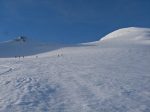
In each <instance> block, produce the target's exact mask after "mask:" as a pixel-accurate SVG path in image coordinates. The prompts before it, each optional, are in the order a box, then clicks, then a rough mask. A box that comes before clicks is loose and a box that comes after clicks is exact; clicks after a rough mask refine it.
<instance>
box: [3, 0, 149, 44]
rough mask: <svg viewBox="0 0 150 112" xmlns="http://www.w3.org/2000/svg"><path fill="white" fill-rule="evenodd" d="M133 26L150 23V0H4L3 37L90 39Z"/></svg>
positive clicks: (66, 40) (87, 40)
mask: <svg viewBox="0 0 150 112" xmlns="http://www.w3.org/2000/svg"><path fill="white" fill-rule="evenodd" d="M131 26H136V27H148V28H149V27H150V0H0V41H5V40H8V39H13V38H15V37H17V36H19V35H24V36H27V37H29V38H31V39H37V40H40V41H49V42H54V43H56V42H59V43H80V42H89V41H95V40H99V39H100V38H101V37H103V36H104V35H106V34H108V33H110V32H112V31H114V30H116V29H119V28H123V27H131Z"/></svg>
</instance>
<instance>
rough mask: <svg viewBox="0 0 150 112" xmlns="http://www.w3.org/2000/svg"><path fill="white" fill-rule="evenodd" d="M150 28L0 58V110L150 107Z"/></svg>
mask: <svg viewBox="0 0 150 112" xmlns="http://www.w3.org/2000/svg"><path fill="white" fill-rule="evenodd" d="M132 30H134V31H132ZM120 31H121V32H120ZM149 32H150V29H143V28H126V29H121V30H118V31H115V32H113V33H111V34H109V35H107V36H106V37H104V38H103V39H102V40H100V41H97V42H92V43H85V44H82V45H81V46H72V47H65V48H60V49H55V50H53V51H50V52H43V53H40V54H38V58H36V57H35V56H34V55H33V56H32V55H31V56H28V57H25V58H21V59H18V58H13V57H12V58H0V112H150V69H149V67H150V43H149V40H150V36H149ZM117 33H118V34H117ZM121 34H122V35H121ZM139 35H140V38H139V37H138V36H139ZM46 51H47V50H46ZM58 54H59V56H58ZM1 55H2V54H1ZM36 55H37V54H36ZM1 57H2V56H1Z"/></svg>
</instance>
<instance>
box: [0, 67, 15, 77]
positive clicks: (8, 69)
mask: <svg viewBox="0 0 150 112" xmlns="http://www.w3.org/2000/svg"><path fill="white" fill-rule="evenodd" d="M1 68H2V69H6V70H4V71H3V72H0V75H5V74H7V73H9V72H11V71H12V70H14V68H13V67H10V66H6V65H0V69H1Z"/></svg>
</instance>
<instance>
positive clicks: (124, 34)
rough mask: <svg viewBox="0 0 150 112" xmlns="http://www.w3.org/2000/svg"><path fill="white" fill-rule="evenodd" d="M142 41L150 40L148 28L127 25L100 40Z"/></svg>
mask: <svg viewBox="0 0 150 112" xmlns="http://www.w3.org/2000/svg"><path fill="white" fill-rule="evenodd" d="M114 40H115V41H117V40H119V41H144V40H150V29H149V28H138V27H129V28H122V29H119V30H116V31H114V32H112V33H109V34H108V35H106V36H105V37H103V38H102V39H100V41H114Z"/></svg>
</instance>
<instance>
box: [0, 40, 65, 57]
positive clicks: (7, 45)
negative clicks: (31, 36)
mask: <svg viewBox="0 0 150 112" xmlns="http://www.w3.org/2000/svg"><path fill="white" fill-rule="evenodd" d="M63 46H64V45H60V44H52V43H50V44H48V43H47V44H45V43H39V42H33V41H30V40H22V39H20V38H17V39H14V40H10V41H6V42H1V43H0V58H6V57H7V58H10V57H19V56H31V55H36V54H40V53H43V52H48V51H53V50H56V49H59V48H60V47H63Z"/></svg>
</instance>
